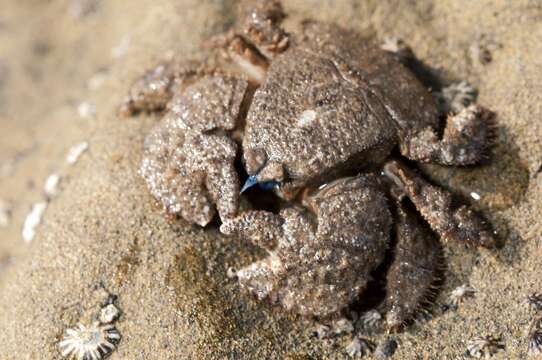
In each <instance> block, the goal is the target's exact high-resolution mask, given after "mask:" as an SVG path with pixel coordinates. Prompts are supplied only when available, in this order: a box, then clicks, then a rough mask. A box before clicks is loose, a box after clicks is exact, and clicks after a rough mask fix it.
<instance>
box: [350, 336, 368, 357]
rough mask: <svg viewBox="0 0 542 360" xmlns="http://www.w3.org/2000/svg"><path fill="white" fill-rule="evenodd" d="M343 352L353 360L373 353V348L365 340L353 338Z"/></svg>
mask: <svg viewBox="0 0 542 360" xmlns="http://www.w3.org/2000/svg"><path fill="white" fill-rule="evenodd" d="M344 350H345V351H346V353H347V354H348V356H350V357H351V358H354V359H355V358H360V357H363V356H365V355H368V354H370V353H371V352H372V351H373V346H372V344H371V343H369V342H368V341H367V340H365V339H360V338H358V337H355V338H353V339H352V341H350V342H349V343H348V345H346V348H345V349H344Z"/></svg>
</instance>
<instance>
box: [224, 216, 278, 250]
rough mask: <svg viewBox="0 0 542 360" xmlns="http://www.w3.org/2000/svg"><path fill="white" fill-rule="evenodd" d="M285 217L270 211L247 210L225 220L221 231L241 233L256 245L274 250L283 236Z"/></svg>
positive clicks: (227, 233) (228, 233) (226, 233)
mask: <svg viewBox="0 0 542 360" xmlns="http://www.w3.org/2000/svg"><path fill="white" fill-rule="evenodd" d="M283 223H284V219H283V217H282V216H280V215H276V214H273V213H271V212H268V211H256V210H251V211H246V212H244V213H242V214H240V215H239V216H237V217H236V218H234V219H228V220H225V221H224V222H223V223H222V225H221V226H220V232H222V233H223V234H225V235H231V234H233V233H239V234H241V235H242V236H243V237H244V238H247V239H250V240H251V241H252V243H253V244H254V245H257V246H260V247H262V248H264V249H266V250H268V251H272V250H273V248H274V247H275V246H276V244H277V243H278V241H279V239H280V238H281V237H282V236H283V227H282V225H283Z"/></svg>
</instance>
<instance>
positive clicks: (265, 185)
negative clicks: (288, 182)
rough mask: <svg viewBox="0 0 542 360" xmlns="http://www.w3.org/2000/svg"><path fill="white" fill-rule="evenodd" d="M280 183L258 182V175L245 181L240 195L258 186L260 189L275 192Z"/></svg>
mask: <svg viewBox="0 0 542 360" xmlns="http://www.w3.org/2000/svg"><path fill="white" fill-rule="evenodd" d="M279 184H280V183H279V182H278V181H264V182H258V175H252V176H249V177H248V179H247V180H246V181H245V184H244V185H243V187H242V188H241V191H240V193H241V194H242V193H244V192H245V191H247V190H248V189H250V188H252V187H254V186H256V185H258V186H259V187H260V189H262V190H265V191H269V190H273V189H274V188H275V187H276V186H278V185H279Z"/></svg>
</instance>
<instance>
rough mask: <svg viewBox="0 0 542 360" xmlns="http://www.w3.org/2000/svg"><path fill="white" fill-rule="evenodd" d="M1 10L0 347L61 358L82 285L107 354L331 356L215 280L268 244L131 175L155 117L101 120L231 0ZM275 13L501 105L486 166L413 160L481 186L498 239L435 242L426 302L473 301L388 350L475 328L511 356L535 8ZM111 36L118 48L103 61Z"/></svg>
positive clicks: (531, 152) (492, 4)
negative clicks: (76, 154)
mask: <svg viewBox="0 0 542 360" xmlns="http://www.w3.org/2000/svg"><path fill="white" fill-rule="evenodd" d="M3 5H4V6H5V10H6V11H3V12H2V15H1V17H0V64H4V66H2V68H3V69H4V68H5V69H6V71H2V73H5V74H6V75H5V76H1V77H0V78H1V80H0V103H1V104H2V106H1V107H0V117H1V120H0V127H1V129H2V133H3V134H4V133H6V134H7V133H9V134H10V136H7V137H5V138H2V141H1V142H0V149H1V154H2V155H0V167H1V168H2V169H7V170H6V171H4V170H2V172H1V174H11V175H9V176H3V175H1V176H2V177H1V178H0V184H1V186H0V198H2V199H3V200H5V201H8V202H9V203H10V205H11V206H12V211H11V214H12V217H11V222H10V225H8V227H6V228H2V229H0V239H1V241H0V261H2V260H1V259H4V258H6V256H9V258H10V260H9V262H8V265H7V266H5V267H0V268H1V269H2V270H1V273H0V323H1V324H3V325H4V327H3V329H2V331H0V343H2V346H1V348H0V357H1V358H3V359H9V360H11V359H21V358H23V359H36V358H39V359H58V358H59V350H58V347H57V343H58V341H59V340H60V339H61V337H62V334H63V330H64V329H65V328H68V327H71V326H73V324H76V323H77V322H78V321H79V320H78V319H79V317H80V315H81V314H82V313H84V312H85V309H87V308H89V307H92V306H97V304H99V302H96V300H94V298H93V297H92V294H93V292H94V289H95V288H96V286H99V284H100V283H103V284H104V285H105V286H106V287H107V288H108V289H109V290H110V291H111V292H113V293H115V294H118V295H119V299H120V301H121V306H122V310H123V317H122V319H121V321H120V322H119V324H118V327H119V330H120V331H121V333H122V336H123V339H122V341H121V343H120V345H119V347H118V348H117V349H116V350H115V352H114V353H112V355H111V357H110V359H112V360H115V359H133V358H135V359H137V358H165V359H168V358H181V359H184V358H186V359H191V358H202V359H215V358H216V359H218V358H224V357H235V358H247V359H250V358H276V359H306V358H330V359H342V358H344V356H345V353H344V347H340V348H336V347H332V346H326V345H325V343H324V342H320V341H317V340H315V339H314V338H313V337H311V336H310V332H311V330H312V329H313V328H314V327H313V326H305V325H304V324H303V322H302V321H300V319H298V318H296V317H294V316H292V315H286V314H282V313H281V312H280V311H274V310H271V309H270V308H269V307H268V306H265V305H263V304H260V303H259V302H256V301H253V300H252V299H251V298H250V296H246V295H242V294H240V292H239V291H238V290H239V289H238V285H237V282H236V281H234V280H232V279H229V278H228V277H227V276H226V269H227V268H229V267H233V268H235V269H240V268H242V267H244V266H247V265H248V264H250V263H252V262H254V261H255V260H258V259H261V258H263V257H264V256H265V254H262V253H261V252H259V251H258V250H257V249H251V248H247V246H246V244H241V243H238V242H236V241H234V242H231V241H230V240H229V239H228V241H225V240H224V239H223V237H222V236H220V235H219V234H218V232H217V231H216V230H211V231H202V230H200V229H197V228H194V227H191V226H187V225H186V224H185V223H184V222H182V221H178V222H175V223H168V222H166V221H165V220H164V219H163V218H162V216H161V215H160V214H159V213H158V212H157V211H156V209H155V207H154V204H153V202H152V201H151V200H150V199H149V196H147V195H143V194H145V192H146V191H147V190H146V185H145V184H144V182H143V181H141V179H140V178H139V177H138V176H137V175H136V174H135V173H134V169H137V168H138V167H139V164H140V160H141V158H142V149H141V144H142V143H143V138H144V135H145V134H147V133H148V132H149V131H150V129H151V128H152V127H153V126H154V125H155V124H156V121H157V120H158V119H157V118H156V117H154V116H140V117H139V118H138V119H134V120H129V119H128V120H122V121H121V120H119V119H118V118H117V117H116V110H117V106H118V99H119V97H118V96H119V94H121V93H123V91H125V89H126V86H127V84H128V82H129V81H130V80H131V79H134V78H135V77H137V75H138V74H139V72H140V71H141V68H144V67H147V66H151V65H152V64H153V63H155V62H156V60H157V58H162V57H164V58H167V56H168V52H170V51H173V52H175V53H176V54H190V53H193V52H194V51H195V49H196V48H197V47H198V46H199V44H201V43H202V41H203V40H205V39H207V38H209V36H211V35H213V34H217V33H220V32H222V31H223V30H224V29H225V28H226V27H227V26H229V24H230V23H231V22H232V21H233V19H234V18H236V15H235V14H233V12H231V11H230V10H229V9H230V5H235V1H225V2H223V3H222V2H215V1H195V0H183V1H162V2H160V3H157V2H149V1H143V0H134V1H132V2H131V4H130V6H126V4H124V3H121V2H105V1H101V2H99V5H98V6H97V7H96V9H95V10H94V11H92V12H90V13H88V14H87V15H85V17H84V18H82V19H81V20H77V19H75V18H74V17H73V15H72V14H71V13H70V9H69V6H67V2H66V1H56V0H55V1H51V2H16V1H8V2H6V4H3ZM284 8H285V11H286V12H287V13H288V14H290V17H289V18H287V19H286V20H285V28H286V29H287V30H289V29H295V28H297V27H298V25H299V24H300V21H301V19H303V18H306V17H310V18H316V19H318V20H323V21H330V22H334V23H339V24H342V25H344V26H346V27H349V28H353V29H356V30H357V31H359V32H361V33H362V34H363V35H364V36H367V37H373V38H379V39H384V38H386V37H391V36H395V37H400V38H402V39H405V40H407V41H408V44H409V45H410V46H411V47H412V49H413V51H414V53H415V54H416V57H417V58H419V59H421V61H422V63H423V64H422V65H423V66H422V65H420V67H419V70H420V73H421V74H422V75H424V76H425V77H426V79H427V80H428V82H429V83H430V84H432V87H433V88H434V89H436V90H438V89H439V88H440V87H442V86H446V85H448V84H451V83H454V82H458V81H460V80H467V81H468V82H469V84H471V85H472V86H473V87H474V88H476V89H477V90H478V94H479V98H478V100H477V101H478V102H479V103H482V104H484V105H485V106H487V107H488V108H490V109H492V110H493V111H495V112H496V114H498V115H497V122H498V124H499V126H500V128H499V130H498V133H497V140H496V148H495V155H494V156H493V158H492V160H490V162H489V163H488V164H487V165H486V166H483V167H480V168H476V169H475V168H465V169H449V168H446V167H440V166H427V167H424V169H423V170H424V172H425V173H426V174H427V175H428V176H429V177H430V178H431V179H432V180H433V181H434V182H435V183H437V184H440V185H446V186H447V187H448V188H450V189H451V190H453V191H455V192H459V193H461V194H466V195H467V196H468V195H469V194H470V193H471V192H475V193H477V194H479V195H480V200H479V201H478V202H476V203H475V204H476V207H477V208H479V209H481V210H483V211H484V213H485V214H487V215H488V216H489V217H490V221H491V223H493V224H494V225H495V226H496V229H497V231H498V232H499V238H502V239H504V240H505V242H504V247H503V248H502V249H501V250H500V251H499V252H497V253H491V252H487V251H480V252H474V253H473V252H471V251H466V250H464V249H463V247H462V246H459V245H454V244H453V243H452V242H450V244H448V245H447V246H446V247H444V249H445V250H444V253H445V256H446V263H447V269H446V270H445V277H446V282H445V285H444V289H443V290H442V292H441V295H440V296H439V298H437V302H440V303H442V302H447V301H448V300H447V299H446V297H447V295H448V294H449V293H450V292H451V291H452V290H453V289H455V288H456V287H458V286H460V285H462V284H465V283H468V284H470V285H471V286H472V287H473V288H475V289H476V290H477V293H476V296H475V297H474V298H473V299H469V300H468V301H465V302H463V304H462V305H461V306H460V307H459V308H458V310H457V311H446V312H445V313H437V314H435V316H434V318H433V319H432V320H431V321H430V322H427V323H424V324H422V325H420V326H418V325H415V326H414V328H413V329H412V330H411V331H407V332H405V333H400V334H398V335H397V337H396V339H397V342H398V344H399V347H398V348H397V351H396V353H395V355H394V357H393V358H398V359H416V358H420V357H425V358H447V359H457V358H459V357H460V356H462V355H463V354H464V352H465V349H466V344H468V342H469V341H470V340H471V339H474V338H476V337H479V336H482V335H489V334H493V335H494V336H501V338H502V341H503V342H504V343H505V344H506V347H505V350H502V351H499V352H497V353H496V354H495V355H494V357H493V358H495V359H505V358H510V359H518V358H526V356H527V351H528V344H527V338H526V334H527V333H528V331H529V326H530V324H531V320H532V319H531V317H530V315H527V311H525V307H524V306H521V305H518V304H519V303H521V301H522V300H523V299H524V298H525V295H526V294H531V293H534V292H540V287H539V274H540V272H541V271H542V260H541V256H540V255H541V251H542V250H541V248H540V239H539V238H540V234H541V233H542V225H541V224H540V221H539V214H540V213H542V175H540V168H541V165H542V144H541V143H540V141H539V139H540V138H541V136H542V123H541V122H540V121H538V119H540V118H542V108H541V106H542V105H541V104H542V89H541V84H542V79H541V74H540V69H539V66H538V65H537V64H538V61H539V54H540V53H542V44H541V43H540V40H539V39H540V38H541V37H542V28H541V26H542V25H541V21H540V20H541V19H542V9H541V8H540V6H538V4H537V3H536V2H533V1H529V0H519V1H515V2H514V3H513V4H512V3H510V2H506V1H501V0H493V1H489V0H484V1H480V2H468V3H467V2H463V1H455V0H449V1H448V0H443V1H429V0H421V1H416V2H396V1H353V0H342V1H333V2H329V1H316V0H302V1H301V0H291V1H288V0H285V1H284ZM30 18H31V19H33V21H32V22H28V21H27V20H28V19H30ZM111 24H115V26H111ZM482 36H483V38H485V39H490V40H491V41H492V43H497V44H499V46H498V47H495V49H494V50H492V54H491V61H490V62H487V63H484V64H481V63H480V62H473V61H472V58H471V56H470V55H469V49H470V48H471V47H472V46H473V45H475V43H476V42H478V41H479V39H480V38H481V37H482ZM124 39H131V40H130V41H125V40H124ZM119 44H123V45H124V47H125V48H126V50H125V51H124V55H122V56H121V57H112V56H111V50H112V49H113V48H115V47H117V46H118V45H119ZM126 44H128V45H126ZM115 54H117V53H115ZM162 54H163V56H162ZM75 56H76V57H77V59H78V61H74V57H75ZM37 59H39V60H37ZM97 73H100V74H105V76H106V80H104V82H103V83H102V85H101V87H100V88H99V91H97V90H91V89H87V86H86V85H87V83H88V80H89V79H91V78H93V77H94V76H95V74H97ZM39 94H47V96H41V95H39ZM74 99H77V100H78V101H75V102H74ZM84 101H88V102H90V103H93V104H95V105H96V108H97V113H96V117H95V118H89V119H86V118H85V119H80V118H78V116H77V109H76V105H77V104H79V103H81V102H84ZM74 104H75V105H74ZM30 105H31V106H30ZM8 114H9V116H8ZM307 115H310V114H307ZM304 118H305V117H304ZM306 119H310V116H307V117H306ZM51 139H53V140H54V141H51ZM81 139H85V140H88V142H89V143H90V144H92V145H91V147H90V148H89V151H88V152H87V153H86V154H85V156H83V157H81V158H80V160H79V161H78V162H77V163H76V164H75V165H74V166H73V167H71V168H70V171H69V174H67V175H69V176H67V177H66V178H65V179H63V189H62V194H61V196H59V197H57V198H55V199H54V200H53V201H52V202H51V203H50V205H49V207H48V210H47V213H46V215H45V216H44V219H43V222H42V224H41V226H40V227H39V228H38V229H37V233H36V237H35V239H34V241H33V242H32V243H31V244H30V245H29V246H27V245H26V244H23V243H22V241H21V236H20V232H21V226H22V222H23V221H24V217H25V216H26V213H27V209H28V208H29V206H30V205H31V204H32V203H34V202H36V201H38V200H39V198H40V192H41V186H39V185H41V184H43V182H44V181H45V179H46V178H47V176H48V175H49V174H50V173H51V171H52V170H54V169H55V165H57V164H58V163H61V162H63V161H64V156H65V153H66V151H67V150H68V149H69V148H70V147H71V146H72V145H73V144H75V143H77V142H79V141H81ZM4 164H5V166H4ZM10 169H11V170H10ZM8 170H9V171H8ZM64 180H66V181H65V182H64ZM29 181H32V182H33V183H34V184H38V186H34V187H32V186H29ZM385 337H386V336H385V335H378V334H377V335H374V336H372V337H371V341H373V342H374V343H376V344H378V343H380V342H381V341H383V339H384V338H385ZM347 342H348V340H346V341H345V344H343V345H344V346H346V345H347V344H346V343H347ZM368 358H370V357H368Z"/></svg>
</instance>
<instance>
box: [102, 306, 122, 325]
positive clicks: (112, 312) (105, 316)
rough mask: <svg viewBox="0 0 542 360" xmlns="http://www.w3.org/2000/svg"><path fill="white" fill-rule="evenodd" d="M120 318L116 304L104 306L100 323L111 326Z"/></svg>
mask: <svg viewBox="0 0 542 360" xmlns="http://www.w3.org/2000/svg"><path fill="white" fill-rule="evenodd" d="M119 316H120V311H119V309H118V308H117V307H116V306H115V305H114V304H109V305H107V306H104V307H103V308H102V309H101V310H100V322H101V323H102V324H110V323H112V322H113V321H115V320H117V318H118V317H119Z"/></svg>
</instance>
